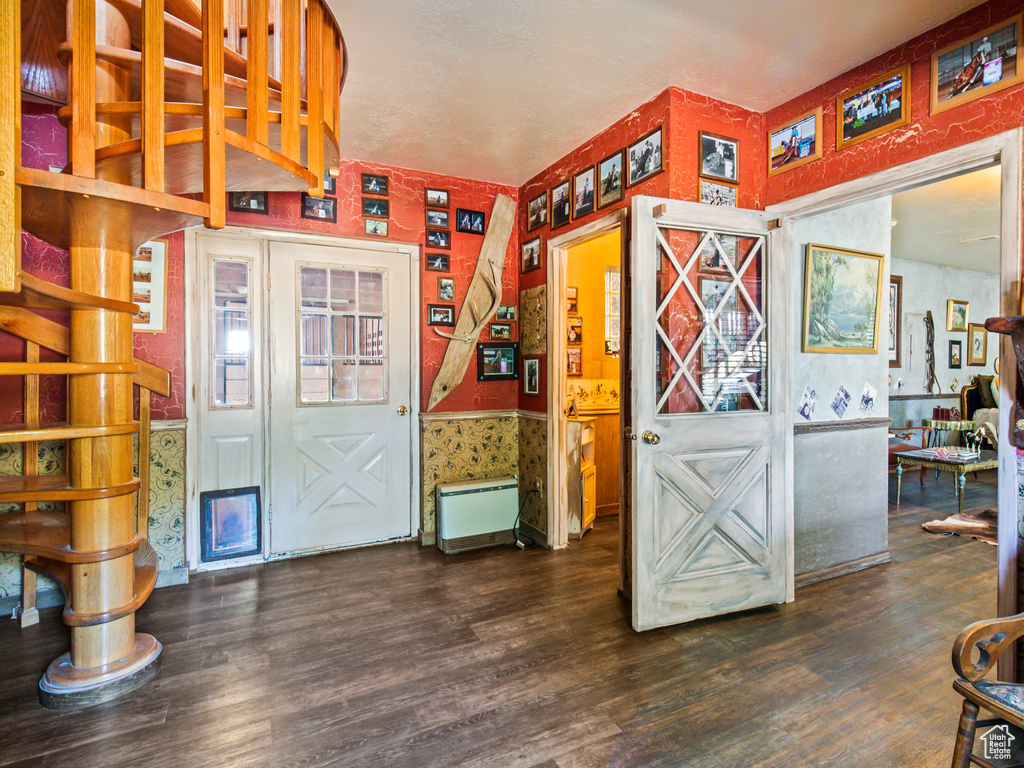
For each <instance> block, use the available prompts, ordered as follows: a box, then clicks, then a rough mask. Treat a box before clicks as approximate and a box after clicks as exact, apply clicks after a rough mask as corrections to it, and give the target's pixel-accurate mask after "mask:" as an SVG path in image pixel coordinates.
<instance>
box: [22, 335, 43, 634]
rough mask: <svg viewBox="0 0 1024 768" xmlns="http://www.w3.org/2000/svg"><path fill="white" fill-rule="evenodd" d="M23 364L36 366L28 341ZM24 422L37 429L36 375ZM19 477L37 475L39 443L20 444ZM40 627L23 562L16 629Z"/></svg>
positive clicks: (27, 390) (31, 574)
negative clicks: (21, 445)
mask: <svg viewBox="0 0 1024 768" xmlns="http://www.w3.org/2000/svg"><path fill="white" fill-rule="evenodd" d="M25 362H26V363H38V362H39V345H38V344H35V343H33V342H31V341H28V342H26V343H25ZM24 398H25V401H24V409H23V410H24V420H25V423H26V424H29V425H31V426H39V375H38V374H29V375H28V376H26V377H25V381H24ZM21 463H22V474H23V475H38V474H39V443H37V442H28V443H23V448H22V457H21ZM38 507H39V505H38V504H37V503H36V502H34V501H26V502H25V511H26V512H32V511H34V510H35V509H38ZM38 623H39V610H38V609H37V608H36V573H35V571H30V570H29V569H28V568H26V567H25V562H24V558H22V564H21V606H20V607H19V608H18V626H20V627H30V626H32V625H33V624H38Z"/></svg>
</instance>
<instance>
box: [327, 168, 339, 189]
mask: <svg viewBox="0 0 1024 768" xmlns="http://www.w3.org/2000/svg"><path fill="white" fill-rule="evenodd" d="M324 194H325V195H336V194H338V177H337V176H332V175H331V169H330V168H325V169H324Z"/></svg>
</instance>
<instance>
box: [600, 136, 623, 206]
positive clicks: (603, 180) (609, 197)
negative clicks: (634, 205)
mask: <svg viewBox="0 0 1024 768" xmlns="http://www.w3.org/2000/svg"><path fill="white" fill-rule="evenodd" d="M624 154H625V152H624V151H623V150H621V149H620V150H619V151H618V152H616V153H615V154H613V155H609V156H608V157H606V158H605V159H604V160H602V161H601V162H599V163H598V164H597V207H598V208H604V207H605V206H608V205H611V204H612V203H617V202H619V200H621V199H622V195H623V194H624V187H623V185H622V181H623V179H622V158H623V156H624Z"/></svg>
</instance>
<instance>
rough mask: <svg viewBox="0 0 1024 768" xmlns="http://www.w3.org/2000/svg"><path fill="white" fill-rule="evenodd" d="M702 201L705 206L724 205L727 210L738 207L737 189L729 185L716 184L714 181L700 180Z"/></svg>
mask: <svg viewBox="0 0 1024 768" xmlns="http://www.w3.org/2000/svg"><path fill="white" fill-rule="evenodd" d="M700 201H701V202H702V203H704V204H705V205H722V206H725V207H727V208H735V207H736V187H730V186H729V185H728V184H716V183H715V182H713V181H706V180H704V179H701V180H700Z"/></svg>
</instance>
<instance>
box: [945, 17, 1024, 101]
mask: <svg viewBox="0 0 1024 768" xmlns="http://www.w3.org/2000/svg"><path fill="white" fill-rule="evenodd" d="M1022 27H1024V13H1018V14H1017V15H1016V16H1011V17H1010V18H1008V19H1005V20H1004V21H1000V22H999V23H998V24H993V25H992V26H991V27H986V28H985V29H983V30H981V31H980V32H975V33H974V34H973V35H969V36H967V37H964V38H961V39H960V40H957V41H956V42H955V43H952V44H951V45H947V46H946V47H945V48H941V49H939V50H938V51H935V53H933V54H932V61H931V81H930V82H931V114H933V115H934V114H937V113H939V112H943V111H945V110H947V109H952V108H953V107H957V106H960V105H961V104H966V103H967V102H969V101H974V100H975V99H980V98H981V97H982V96H987V95H988V94H990V93H995V92H996V91H1001V90H1003V89H1004V88H1009V87H1010V86H1012V85H1016V84H1017V83H1019V82H1021V81H1022V80H1024V30H1022ZM990 37H991V38H995V40H994V41H993V40H990V39H989V38H990ZM986 45H987V46H988V49H989V51H988V52H989V56H992V50H991V48H992V46H993V45H995V46H996V51H995V52H996V53H998V51H999V50H1000V49H1005V50H1008V49H1009V48H1010V46H1011V45H1013V46H1015V47H1016V55H1015V56H1000V57H999V58H998V59H996V58H995V57H994V56H993V57H992V58H989V59H988V61H987V62H986V60H985V58H986V57H985V55H984V51H983V49H984V48H985V46H986ZM979 57H980V59H979ZM997 64H998V66H996V65H997ZM1011 65H1012V68H1013V72H1012V73H1009V74H1007V73H1006V70H1007V69H1009V68H1010V66H1011ZM986 81H989V82H986ZM943 96H945V98H943Z"/></svg>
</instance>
